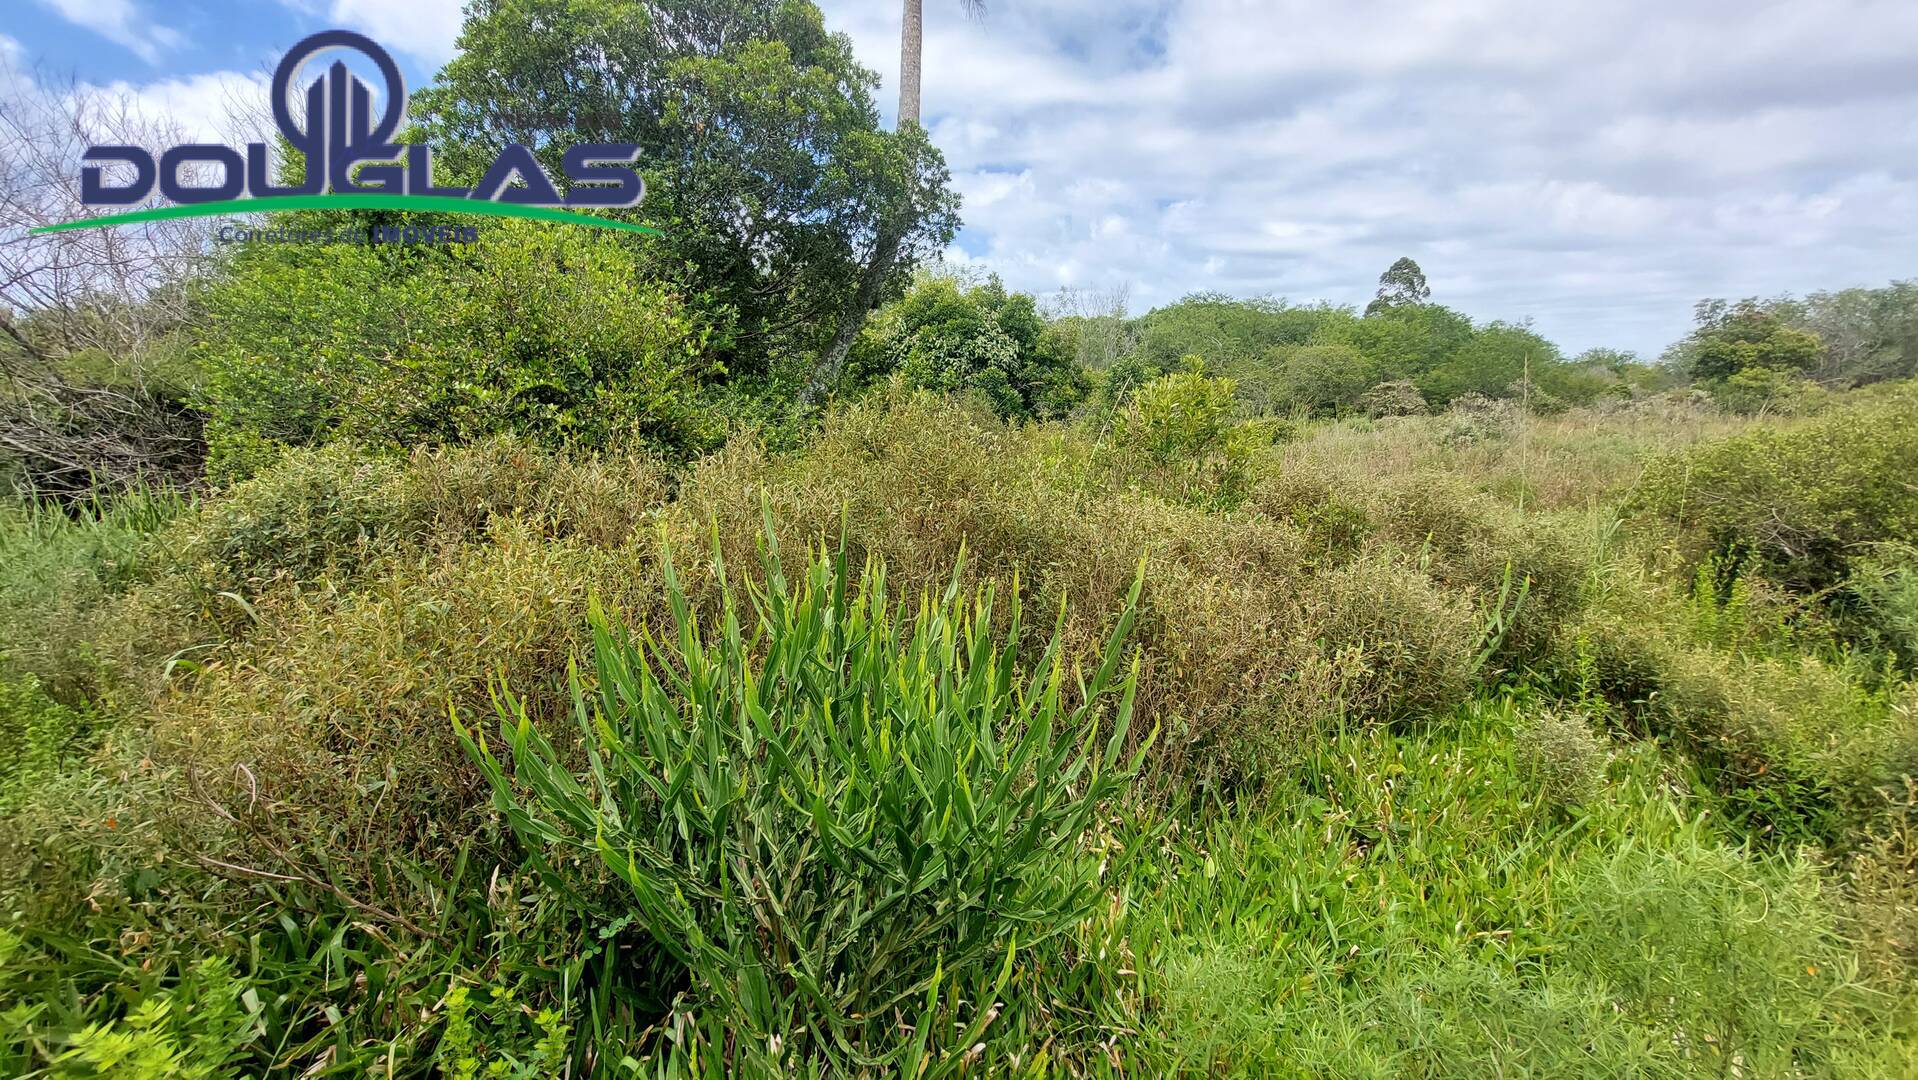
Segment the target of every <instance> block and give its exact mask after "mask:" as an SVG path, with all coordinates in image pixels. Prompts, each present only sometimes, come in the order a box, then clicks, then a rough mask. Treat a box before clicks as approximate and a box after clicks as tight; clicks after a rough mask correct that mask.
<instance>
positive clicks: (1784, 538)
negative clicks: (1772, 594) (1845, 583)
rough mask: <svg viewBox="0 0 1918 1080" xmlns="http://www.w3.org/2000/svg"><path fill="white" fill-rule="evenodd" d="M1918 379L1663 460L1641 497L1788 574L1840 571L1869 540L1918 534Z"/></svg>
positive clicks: (1813, 583)
mask: <svg viewBox="0 0 1918 1080" xmlns="http://www.w3.org/2000/svg"><path fill="white" fill-rule="evenodd" d="M1914 421H1918V389H1914V388H1912V387H1909V386H1907V387H1901V388H1899V389H1897V390H1895V391H1893V392H1890V393H1886V394H1882V395H1876V396H1873V397H1869V398H1866V399H1865V400H1862V401H1859V402H1857V403H1854V404H1851V405H1848V406H1845V407H1843V408H1836V409H1832V410H1830V411H1828V412H1826V413H1824V414H1822V415H1820V416H1819V417H1817V418H1816V419H1814V420H1810V421H1805V422H1801V423H1798V424H1795V425H1792V426H1789V427H1779V428H1757V429H1755V430H1752V431H1749V432H1745V433H1742V434H1739V435H1734V436H1732V437H1730V438H1726V439H1721V440H1718V441H1716V442H1711V443H1707V444H1704V445H1702V446H1699V447H1698V448H1696V449H1694V450H1691V451H1689V452H1687V453H1684V454H1681V455H1673V456H1668V457H1664V458H1661V459H1659V460H1657V461H1656V462H1654V463H1653V464H1652V465H1651V466H1650V467H1648V469H1647V471H1646V475H1645V479H1644V482H1643V485H1642V488H1641V491H1640V494H1639V505H1640V506H1642V507H1644V508H1647V509H1649V510H1651V511H1653V512H1656V513H1658V514H1660V515H1662V516H1664V517H1666V518H1669V519H1670V520H1672V521H1674V522H1676V523H1677V524H1679V525H1680V526H1683V527H1687V528H1692V529H1697V530H1699V531H1700V532H1701V533H1702V534H1703V535H1704V536H1705V537H1706V538H1707V539H1708V540H1709V541H1710V542H1711V543H1712V544H1713V545H1714V546H1716V547H1718V548H1720V549H1722V550H1727V551H1740V552H1749V553H1750V554H1752V555H1755V556H1757V557H1758V558H1760V559H1762V560H1763V561H1764V562H1765V563H1766V565H1767V566H1768V567H1769V569H1770V571H1771V572H1772V573H1773V574H1775V575H1777V576H1778V577H1779V579H1780V580H1782V581H1785V582H1787V583H1789V584H1791V585H1793V586H1796V587H1800V588H1804V589H1808V590H1816V589H1823V588H1827V587H1829V586H1831V585H1834V584H1837V583H1838V582H1839V581H1841V580H1842V579H1843V578H1844V576H1845V572H1846V568H1847V566H1848V564H1849V562H1850V560H1851V559H1852V558H1854V557H1855V556H1856V555H1857V554H1860V553H1862V552H1863V551H1864V549H1865V546H1866V545H1870V544H1875V543H1884V542H1887V541H1901V542H1908V541H1909V540H1910V538H1911V537H1913V536H1918V485H1913V484H1912V483H1911V480H1910V478H1911V477H1913V476H1918V422H1914Z"/></svg>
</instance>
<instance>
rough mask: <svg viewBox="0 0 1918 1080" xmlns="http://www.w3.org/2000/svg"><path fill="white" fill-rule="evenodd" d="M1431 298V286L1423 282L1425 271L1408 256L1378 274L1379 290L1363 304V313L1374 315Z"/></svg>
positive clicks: (1421, 302)
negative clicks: (1369, 301) (1367, 302)
mask: <svg viewBox="0 0 1918 1080" xmlns="http://www.w3.org/2000/svg"><path fill="white" fill-rule="evenodd" d="M1430 299H1432V287H1431V286H1429V285H1427V284H1426V283H1425V271H1423V270H1420V269H1419V264H1418V263H1415V262H1413V261H1412V260H1411V259H1410V258H1409V257H1408V258H1402V259H1400V260H1399V261H1397V262H1395V263H1393V264H1392V265H1391V266H1389V267H1387V268H1386V270H1385V273H1383V274H1380V275H1379V292H1378V295H1377V296H1375V297H1373V298H1372V302H1371V303H1369V304H1367V305H1365V313H1366V314H1367V315H1374V314H1377V313H1378V312H1381V311H1389V310H1391V309H1392V308H1399V307H1406V306H1408V305H1411V304H1423V303H1425V302H1426V301H1428V300H1430Z"/></svg>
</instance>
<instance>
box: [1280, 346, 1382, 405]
mask: <svg viewBox="0 0 1918 1080" xmlns="http://www.w3.org/2000/svg"><path fill="white" fill-rule="evenodd" d="M1284 356H1285V359H1284V362H1283V366H1282V367H1281V368H1280V371H1281V378H1282V379H1283V381H1284V384H1285V388H1286V391H1287V392H1288V393H1289V394H1290V396H1291V399H1292V401H1293V402H1294V403H1296V404H1297V405H1299V406H1300V407H1303V408H1305V409H1307V410H1310V411H1312V412H1316V413H1336V412H1342V411H1344V410H1346V409H1349V408H1351V407H1353V406H1354V405H1356V404H1357V402H1358V400H1359V395H1361V394H1363V393H1365V391H1367V390H1368V389H1370V388H1371V387H1373V386H1374V385H1376V384H1377V383H1378V382H1379V370H1378V368H1377V367H1376V366H1375V365H1373V363H1372V362H1371V361H1370V360H1368V359H1367V358H1366V356H1365V354H1363V353H1361V352H1359V351H1358V350H1357V349H1355V348H1353V347H1352V346H1350V345H1301V346H1298V347H1297V348H1294V349H1290V350H1286V351H1285V354H1284Z"/></svg>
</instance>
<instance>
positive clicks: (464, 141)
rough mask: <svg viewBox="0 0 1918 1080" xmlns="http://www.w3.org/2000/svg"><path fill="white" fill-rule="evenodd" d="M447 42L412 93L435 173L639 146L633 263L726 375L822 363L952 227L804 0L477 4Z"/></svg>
mask: <svg viewBox="0 0 1918 1080" xmlns="http://www.w3.org/2000/svg"><path fill="white" fill-rule="evenodd" d="M459 47H460V51H459V54H458V55H457V56H455V57H454V58H453V60H452V61H451V62H449V63H448V64H447V65H446V67H445V68H444V69H443V70H442V71H441V73H440V76H439V79H438V82H437V83H436V84H435V85H434V86H432V87H430V88H428V89H427V90H425V91H423V92H421V93H420V94H418V95H417V96H416V97H415V98H414V107H413V115H414V116H415V118H416V119H417V120H418V122H419V123H420V125H421V127H422V128H423V129H424V131H423V133H422V134H423V136H424V137H425V138H426V139H427V140H428V141H429V142H431V143H432V144H433V146H434V149H435V153H436V155H438V156H437V157H436V159H435V164H436V166H439V165H441V164H443V165H444V171H445V172H446V173H447V175H448V176H449V178H453V179H456V180H457V179H462V178H466V177H468V176H469V175H470V174H471V173H473V172H474V171H475V170H478V169H483V168H484V167H485V166H486V164H487V163H489V162H490V161H491V160H492V158H493V156H494V155H495V154H496V153H497V152H498V150H499V148H500V147H501V146H502V145H504V144H506V143H509V142H518V143H524V144H526V145H527V146H530V147H532V148H533V151H534V153H535V154H537V155H538V156H539V157H540V158H541V159H542V160H543V161H544V162H546V163H547V164H548V166H549V167H550V168H551V169H552V171H553V172H554V173H555V174H556V175H557V173H558V171H559V170H558V168H557V165H558V163H559V161H560V159H561V156H562V155H563V154H564V153H565V151H566V149H567V148H568V147H570V146H572V145H574V144H576V143H582V142H631V143H636V144H638V145H639V146H640V148H641V149H640V159H639V160H640V165H641V167H642V169H643V170H644V173H645V177H646V183H647V196H646V201H645V202H644V203H643V204H642V205H641V206H640V207H639V208H638V209H637V211H636V214H637V215H638V216H639V217H641V218H643V219H645V220H648V221H651V222H653V223H654V224H657V225H659V226H660V227H661V229H662V230H663V235H661V236H660V237H658V238H656V239H653V240H649V241H646V242H645V243H644V245H643V247H644V250H645V251H646V252H647V254H648V256H649V257H650V258H649V263H650V265H649V266H648V271H649V272H651V273H654V274H657V275H659V276H661V277H665V278H668V279H670V280H673V281H675V282H676V283H677V284H679V285H680V287H681V291H682V292H684V293H685V294H687V295H688V296H690V297H693V298H695V300H696V302H697V303H698V305H699V307H700V308H701V309H703V310H705V311H707V312H710V313H714V315H715V319H716V320H718V321H719V322H720V323H721V325H719V326H717V327H716V328H715V352H716V354H717V355H716V357H715V358H716V359H717V360H719V361H720V362H722V363H723V365H724V367H725V370H726V371H727V372H729V373H731V374H733V375H753V374H757V373H760V372H764V371H767V370H769V368H770V366H771V365H772V364H773V363H774V362H775V361H778V360H780V359H781V358H789V357H800V356H806V357H822V360H823V358H824V357H829V356H830V355H831V351H830V350H831V349H832V348H834V347H835V343H836V342H837V341H838V340H839V338H840V337H841V336H847V337H848V340H849V335H846V334H845V330H844V326H845V324H846V323H847V322H848V321H854V320H855V319H863V318H864V315H865V312H866V311H867V310H870V308H871V306H872V304H873V302H874V300H875V298H877V297H883V296H884V295H890V294H891V293H894V292H897V291H899V290H902V289H903V288H904V286H905V283H906V279H907V277H908V274H909V271H910V269H911V267H912V265H913V263H914V262H915V261H916V260H917V259H918V258H920V257H923V256H924V255H925V254H927V253H929V252H934V251H937V250H939V249H940V248H941V247H943V246H944V245H945V244H946V243H947V242H948V241H949V240H950V239H951V237H952V234H953V231H954V230H955V228H956V227H957V214H956V210H957V198H956V197H955V196H954V195H953V194H952V192H951V191H950V189H949V176H948V174H947V171H946V166H945V162H944V161H943V159H941V158H940V156H939V153H938V151H937V150H935V149H933V148H932V146H931V145H930V144H929V143H928V142H927V141H926V139H925V136H924V133H923V132H921V131H919V130H918V129H917V128H916V127H914V128H912V129H909V130H906V131H901V132H889V131H885V130H884V129H883V128H882V127H881V126H880V122H879V114H878V109H877V107H876V106H875V105H874V102H873V90H874V88H875V87H876V85H877V82H878V79H877V76H876V75H875V74H874V73H873V72H872V71H870V70H868V69H866V68H864V67H861V66H860V65H859V64H858V62H857V61H856V60H855V59H854V57H853V54H852V43H851V41H850V40H849V39H847V38H846V36H845V35H844V34H835V33H831V32H829V31H828V30H827V29H826V27H825V23H824V19H823V17H822V16H821V15H820V13H819V9H818V8H817V7H815V6H814V5H813V4H811V3H809V2H805V0H474V2H473V3H471V4H469V5H468V7H467V18H466V24H465V27H464V29H463V30H462V32H461V34H460V41H459ZM875 267H876V268H877V269H876V270H875ZM856 329H857V325H856V321H855V325H854V330H855V332H856ZM822 354H823V355H822Z"/></svg>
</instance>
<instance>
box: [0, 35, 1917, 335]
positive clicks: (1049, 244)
mask: <svg viewBox="0 0 1918 1080" xmlns="http://www.w3.org/2000/svg"><path fill="white" fill-rule="evenodd" d="M926 3H927V12H926V22H927V40H926V65H925V66H926V86H925V103H926V104H925V108H926V119H927V121H928V126H929V127H930V129H931V131H932V134H933V138H934V141H935V142H937V143H938V144H939V145H940V147H941V148H942V149H944V151H945V153H946V155H947V158H948V161H949V162H950V164H951V165H952V169H953V175H954V181H955V184H956V186H957V187H958V188H959V190H960V191H961V193H962V194H963V195H964V197H965V202H966V205H965V210H964V213H965V218H966V229H965V232H964V233H963V234H962V236H961V237H960V240H959V242H958V243H957V244H956V245H955V247H954V249H953V250H952V251H951V252H950V253H949V255H948V257H949V259H951V260H952V261H955V262H965V263H973V264H977V265H979V266H981V267H984V268H986V269H990V270H994V271H996V272H998V273H1000V274H1001V275H1002V276H1003V277H1004V278H1005V279H1006V280H1007V282H1008V283H1009V284H1011V285H1013V286H1014V287H1017V288H1022V289H1027V290H1030V291H1034V292H1039V293H1049V292H1052V291H1054V290H1057V289H1058V288H1060V287H1061V286H1074V287H1079V288H1097V289H1111V288H1123V289H1125V290H1127V292H1128V293H1129V295H1130V301H1131V305H1132V308H1133V310H1134V311H1139V310H1143V309H1145V308H1147V307H1150V306H1153V305H1156V304H1161V303H1165V302H1168V301H1170V300H1173V299H1176V298H1177V297H1178V296H1180V295H1182V294H1184V293H1186V292H1192V291H1202V290H1216V291H1221V292H1227V293H1232V294H1237V295H1278V296H1284V297H1287V298H1290V299H1292V300H1295V301H1310V300H1320V299H1324V300H1331V301H1335V302H1340V303H1363V302H1364V300H1365V299H1366V298H1367V297H1368V296H1369V295H1370V293H1371V290H1372V287H1373V282H1374V281H1375V280H1376V278H1377V276H1378V273H1379V271H1380V270H1382V269H1383V268H1384V267H1385V266H1386V265H1388V264H1389V263H1390V262H1391V261H1392V260H1393V259H1395V258H1397V257H1398V256H1400V255H1411V256H1412V257H1414V258H1416V259H1418V260H1419V262H1420V263H1421V264H1422V265H1423V266H1424V267H1425V270H1426V273H1427V275H1428V277H1429V278H1430V280H1431V284H1432V288H1433V292H1434V299H1437V300H1439V301H1441V302H1444V303H1448V304H1451V305H1453V306H1455V307H1457V308H1459V309H1461V310H1463V311H1466V312H1468V313H1469V314H1471V315H1472V316H1474V317H1475V318H1479V319H1507V320H1514V321H1516V320H1523V319H1530V320H1532V321H1533V322H1534V324H1535V325H1536V327H1537V328H1538V329H1539V330H1540V331H1541V332H1543V333H1545V334H1546V335H1547V336H1548V337H1551V338H1552V339H1554V340H1556V341H1558V342H1559V343H1560V344H1561V345H1562V346H1564V347H1565V348H1567V350H1568V351H1577V350H1580V349H1583V348H1587V347H1590V346H1594V345H1610V346H1617V347H1624V348H1631V349H1635V350H1638V351H1639V352H1641V353H1643V354H1646V355H1655V354H1656V353H1657V352H1658V351H1659V350H1660V349H1661V348H1662V347H1663V346H1664V345H1666V344H1668V343H1669V342H1670V341H1672V340H1673V339H1675V338H1677V337H1678V336H1680V335H1681V334H1683V333H1684V331H1685V329H1686V327H1687V326H1688V324H1689V318H1690V309H1691V305H1692V303H1693V301H1695V300H1697V299H1700V298H1702V297H1706V296H1734V297H1735V296H1745V295H1774V294H1777V293H1782V292H1795V293H1803V292H1808V291H1812V290H1816V289H1821V288H1842V287H1845V286H1849V285H1870V284H1882V283H1884V282H1885V281H1888V280H1891V279H1893V278H1911V277H1918V4H1915V3H1912V2H1911V0H1889V2H1887V0H1819V2H1816V3H1813V2H1807V0H1798V2H1792V3H1777V2H1767V0H1742V2H1732V0H1688V2H1687V3H1684V4H1672V3H1670V2H1669V0H1605V2H1602V3H1598V2H1590V0H1568V2H1566V3H1560V4H1540V3H1537V2H1536V0H1344V2H1339V3H1327V2H1324V0H1311V2H1306V0H991V2H990V5H989V6H990V10H989V12H988V14H987V17H986V18H984V19H980V20H968V19H966V18H965V17H964V15H963V14H962V12H961V6H960V3H959V0H926ZM821 6H822V7H823V8H824V9H825V11H826V15H827V21H828V24H829V25H830V26H832V27H833V28H834V29H837V30H842V31H844V32H846V33H848V34H849V35H851V37H852V39H853V41H854V44H855V47H856V49H857V51H858V54H859V56H860V57H861V59H862V60H864V62H865V63H866V64H867V65H868V66H870V67H872V68H873V69H874V70H875V71H877V72H879V73H880V75H881V77H882V79H883V80H884V84H885V85H884V87H883V88H882V91H881V95H882V100H883V101H885V102H887V104H888V109H890V101H891V98H892V96H893V94H894V92H895V91H894V89H893V86H894V76H895V73H896V68H897V64H898V37H897V35H898V18H899V3H898V0H823V3H822V4H821ZM332 26H345V27H351V28H355V29H359V30H362V31H364V32H366V33H368V34H370V35H372V36H373V37H374V38H376V39H377V40H380V41H381V42H383V43H384V44H386V45H387V46H388V47H389V48H391V49H392V50H393V51H394V52H395V54H396V56H397V57H398V58H399V60H400V62H401V65H402V67H403V68H404V69H405V71H406V74H407V75H408V77H409V82H410V83H412V84H413V85H420V84H422V83H423V82H424V81H425V80H426V79H427V78H429V77H430V75H431V73H432V72H433V71H434V70H436V69H437V67H438V66H439V65H440V64H441V63H443V62H444V61H445V59H446V58H447V57H448V56H449V55H451V51H452V46H453V40H454V37H455V35H456V34H457V32H458V26H459V4H458V2H457V0H424V2H420V0H279V2H275V0H251V2H239V0H217V2H215V0H167V2H165V3H161V2H157V0H8V4H7V9H6V12H5V13H4V14H0V62H4V63H8V64H13V65H19V66H23V67H28V68H33V69H35V70H39V71H45V72H47V73H53V74H70V75H74V76H77V77H78V78H80V79H82V80H84V81H87V82H91V83H95V84H100V85H118V86H121V87H124V88H125V89H127V90H128V91H130V92H132V93H134V94H137V95H139V97H140V99H141V101H142V102H143V104H144V105H145V107H147V108H149V109H151V110H153V111H155V112H158V113H163V114H165V115H167V116H169V117H171V118H173V119H174V120H175V121H176V122H178V123H179V124H180V125H181V126H182V127H184V128H186V129H188V130H189V131H195V132H204V133H208V134H214V133H219V132H221V131H222V130H223V128H222V124H223V122H224V117H225V116H226V114H227V113H228V112H229V111H230V109H231V105H232V103H233V102H235V101H251V100H258V99H259V98H260V96H261V90H260V87H261V86H262V85H263V80H264V78H265V76H266V74H267V73H268V72H270V70H271V68H272V65H273V63H274V62H275V61H276V60H277V58H278V55H279V53H280V51H281V50H283V49H284V48H285V47H286V46H287V45H289V44H290V43H292V42H293V41H295V40H297V39H298V38H299V37H301V36H302V35H304V34H306V33H310V32H311V31H314V30H318V29H324V28H327V27H332Z"/></svg>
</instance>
